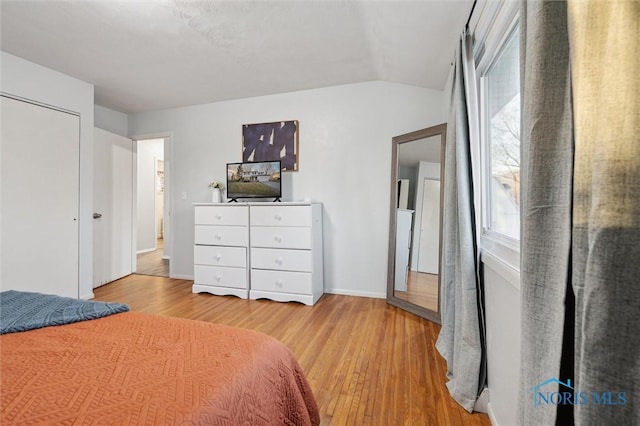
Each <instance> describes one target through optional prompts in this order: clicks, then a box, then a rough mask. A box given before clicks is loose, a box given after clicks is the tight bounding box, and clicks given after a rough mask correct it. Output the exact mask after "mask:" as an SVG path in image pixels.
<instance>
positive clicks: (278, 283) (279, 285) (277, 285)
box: [275, 280, 282, 288]
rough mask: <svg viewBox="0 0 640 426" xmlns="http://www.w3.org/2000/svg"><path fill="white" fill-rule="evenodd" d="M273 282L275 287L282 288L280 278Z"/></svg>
mask: <svg viewBox="0 0 640 426" xmlns="http://www.w3.org/2000/svg"><path fill="white" fill-rule="evenodd" d="M275 284H276V287H278V288H282V280H276V282H275Z"/></svg>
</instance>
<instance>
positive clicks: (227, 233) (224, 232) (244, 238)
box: [195, 225, 249, 247]
mask: <svg viewBox="0 0 640 426" xmlns="http://www.w3.org/2000/svg"><path fill="white" fill-rule="evenodd" d="M195 243H196V244H206V245H217V246H238V247H246V246H247V245H248V244H249V233H248V228H247V227H245V226H213V225H196V227H195Z"/></svg>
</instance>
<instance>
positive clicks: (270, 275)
mask: <svg viewBox="0 0 640 426" xmlns="http://www.w3.org/2000/svg"><path fill="white" fill-rule="evenodd" d="M311 288H312V287H311V274H310V273H308V272H286V271H265V270H256V269H252V270H251V289H252V290H262V291H274V292H278V293H281V292H282V293H296V294H311Z"/></svg>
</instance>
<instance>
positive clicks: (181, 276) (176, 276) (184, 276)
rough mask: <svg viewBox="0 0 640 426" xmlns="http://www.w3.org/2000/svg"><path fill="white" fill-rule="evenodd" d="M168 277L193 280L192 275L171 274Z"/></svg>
mask: <svg viewBox="0 0 640 426" xmlns="http://www.w3.org/2000/svg"><path fill="white" fill-rule="evenodd" d="M169 278H175V279H177V280H189V281H193V275H182V274H171V275H170V276H169Z"/></svg>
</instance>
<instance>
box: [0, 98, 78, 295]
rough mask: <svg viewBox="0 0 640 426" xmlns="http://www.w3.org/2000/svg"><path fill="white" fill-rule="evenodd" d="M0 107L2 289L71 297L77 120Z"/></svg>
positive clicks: (13, 104) (36, 109)
mask: <svg viewBox="0 0 640 426" xmlns="http://www.w3.org/2000/svg"><path fill="white" fill-rule="evenodd" d="M1 101H2V103H1V104H0V108H1V110H2V113H1V114H2V139H1V141H2V145H1V152H2V234H1V235H2V282H1V287H2V289H3V290H8V289H13V290H24V291H36V292H41V293H49V294H57V295H61V296H69V297H78V203H79V185H80V182H79V179H80V177H79V176H80V174H79V168H80V165H79V164H80V118H79V116H77V115H73V114H69V113H65V112H61V111H58V110H54V109H51V108H46V107H42V106H38V105H34V104H31V103H28V102H23V101H18V100H15V99H11V98H7V97H4V96H3V97H1Z"/></svg>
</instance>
